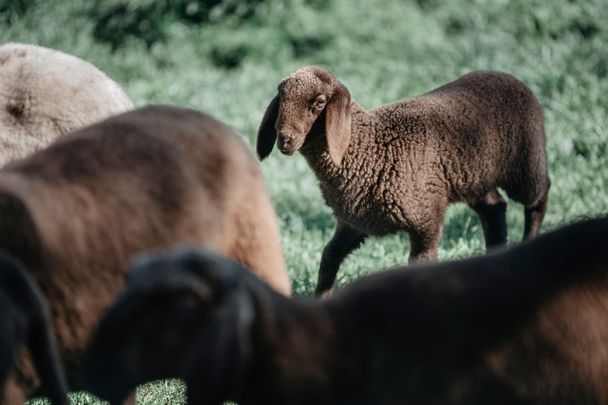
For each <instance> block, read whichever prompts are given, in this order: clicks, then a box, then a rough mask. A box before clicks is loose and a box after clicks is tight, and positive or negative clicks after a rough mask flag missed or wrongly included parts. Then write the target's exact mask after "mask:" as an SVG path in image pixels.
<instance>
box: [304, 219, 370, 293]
mask: <svg viewBox="0 0 608 405" xmlns="http://www.w3.org/2000/svg"><path fill="white" fill-rule="evenodd" d="M366 237H367V235H366V234H364V233H362V232H359V231H357V230H355V229H353V228H351V227H350V226H348V225H346V224H343V223H341V222H338V224H337V225H336V231H335V232H334V236H333V237H332V238H331V240H330V241H329V243H328V244H327V245H326V246H325V248H324V249H323V255H322V256H321V265H320V266H319V278H318V280H317V289H316V291H315V295H317V296H319V295H324V294H326V293H328V292H329V291H330V290H331V288H332V286H333V285H334V282H335V281H336V275H337V274H338V268H339V267H340V264H341V263H342V261H344V259H345V258H346V256H348V254H349V253H350V252H352V251H353V250H355V249H357V248H358V247H359V246H361V244H362V243H363V241H364V240H365V238H366Z"/></svg>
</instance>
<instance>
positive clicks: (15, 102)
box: [0, 43, 133, 165]
mask: <svg viewBox="0 0 608 405" xmlns="http://www.w3.org/2000/svg"><path fill="white" fill-rule="evenodd" d="M132 108H133V104H132V103H131V100H129V97H127V95H126V94H125V92H124V91H123V90H122V89H121V88H120V86H118V84H116V82H114V81H113V80H112V79H110V78H109V77H108V76H106V75H105V74H104V73H103V72H102V71H100V70H99V69H97V68H96V67H95V66H93V65H91V64H90V63H87V62H85V61H83V60H81V59H78V58H76V57H74V56H72V55H67V54H65V53H63V52H59V51H55V50H53V49H48V48H43V47H40V46H35V45H27V44H15V43H9V44H5V45H2V46H0V165H2V164H4V163H6V162H9V161H11V160H15V159H18V158H23V157H25V156H28V155H30V154H32V153H34V152H35V151H36V150H39V149H41V148H43V147H45V146H47V145H48V144H50V143H51V142H52V141H53V140H55V138H57V137H59V136H61V135H64V134H66V133H68V132H70V131H73V130H76V129H78V128H82V127H84V126H86V125H89V124H92V123H94V122H97V121H101V120H102V119H104V118H107V117H109V116H111V115H115V114H120V113H122V112H125V111H127V110H131V109H132Z"/></svg>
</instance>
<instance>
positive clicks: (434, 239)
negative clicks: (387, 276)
mask: <svg viewBox="0 0 608 405" xmlns="http://www.w3.org/2000/svg"><path fill="white" fill-rule="evenodd" d="M425 225H426V226H424V227H420V228H418V229H416V230H412V231H410V257H409V263H410V264H412V263H416V262H420V261H432V260H437V254H438V252H439V243H440V242H441V233H442V232H443V216H441V219H440V220H439V221H437V222H432V223H428V224H425Z"/></svg>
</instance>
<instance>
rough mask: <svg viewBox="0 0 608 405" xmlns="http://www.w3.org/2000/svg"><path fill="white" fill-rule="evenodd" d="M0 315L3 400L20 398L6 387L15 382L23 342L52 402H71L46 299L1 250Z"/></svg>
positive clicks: (0, 394)
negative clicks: (0, 318)
mask: <svg viewBox="0 0 608 405" xmlns="http://www.w3.org/2000/svg"><path fill="white" fill-rule="evenodd" d="M0 316H1V317H2V322H0V403H2V404H9V405H10V404H16V403H18V402H19V399H15V398H11V397H9V396H8V395H10V392H11V389H10V388H9V389H7V390H5V389H4V388H5V386H6V385H7V384H14V382H15V381H14V376H12V375H11V374H12V373H13V370H14V367H15V364H16V361H17V357H18V355H19V349H20V347H21V346H22V345H23V346H25V347H27V349H28V351H29V352H30V353H31V356H32V361H33V363H34V365H35V367H36V370H37V371H38V374H39V375H40V376H41V379H42V383H43V390H42V391H43V393H44V394H46V395H48V397H49V399H50V400H51V403H52V404H53V405H67V404H69V401H68V391H67V385H66V382H65V376H64V373H63V368H62V367H61V365H60V362H59V356H58V354H57V348H56V346H55V338H54V336H53V331H52V328H51V325H50V313H49V309H48V306H47V304H46V300H45V299H44V296H43V295H42V293H41V292H40V290H39V289H38V287H37V286H36V284H35V283H34V281H33V280H32V278H31V276H30V275H29V274H28V273H27V272H26V270H25V269H23V268H22V267H21V266H20V265H19V264H17V263H16V262H15V261H14V260H12V259H11V258H9V257H7V256H4V255H3V254H0ZM5 391H6V394H7V396H5V395H4V394H5Z"/></svg>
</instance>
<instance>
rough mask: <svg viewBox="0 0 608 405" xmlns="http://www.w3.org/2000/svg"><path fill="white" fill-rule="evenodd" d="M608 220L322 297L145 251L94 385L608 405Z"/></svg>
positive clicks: (205, 258)
mask: <svg viewBox="0 0 608 405" xmlns="http://www.w3.org/2000/svg"><path fill="white" fill-rule="evenodd" d="M607 231H608V219H597V220H592V221H587V222H581V223H577V224H574V225H570V226H566V227H564V228H562V229H559V230H557V231H553V232H549V233H547V234H545V235H542V236H540V237H539V238H537V239H534V240H532V241H530V242H527V243H524V244H522V245H520V246H517V247H514V248H512V249H510V250H504V251H498V252H495V253H492V254H489V255H487V256H482V257H476V258H472V259H467V260H462V261H457V262H450V263H440V264H419V265H416V266H413V267H409V268H401V269H395V270H391V271H386V272H381V273H377V274H374V275H371V276H368V277H364V278H363V279H360V280H358V281H355V282H354V283H353V284H352V285H350V286H349V287H347V288H345V289H344V290H342V291H339V292H338V293H337V294H335V295H334V296H333V297H331V298H329V299H327V300H323V301H319V302H317V301H309V300H295V299H289V298H286V297H284V296H281V295H279V294H276V293H275V292H273V291H272V290H271V289H269V288H268V287H266V286H265V285H264V284H263V283H261V282H260V281H259V280H258V279H256V278H255V277H253V276H252V275H250V274H249V273H248V272H247V271H245V270H244V269H243V268H241V267H240V266H239V265H237V264H236V263H234V262H232V261H230V260H226V259H224V258H222V257H220V256H218V255H216V254H213V253H210V252H207V251H197V250H193V249H188V248H180V249H176V250H172V251H169V252H167V253H160V254H148V255H142V256H140V257H139V258H138V259H136V260H135V261H134V262H133V264H132V265H131V269H132V270H131V272H130V274H129V280H128V283H127V288H126V289H125V290H124V291H123V293H122V294H121V295H120V296H119V298H118V300H117V301H116V302H115V303H114V304H113V306H112V307H111V308H110V310H109V311H108V313H107V314H106V315H105V317H104V318H103V320H102V321H101V323H100V327H99V329H98V331H97V332H96V336H95V337H94V339H93V342H92V344H91V348H90V349H91V351H90V353H89V355H88V357H87V359H88V360H86V361H85V368H84V371H83V374H84V377H85V381H86V383H85V387H86V388H87V389H89V390H90V391H91V392H92V393H94V394H96V395H99V396H100V397H103V398H106V399H108V400H110V401H111V403H112V404H118V403H120V400H121V399H122V398H123V397H124V396H125V395H126V393H128V392H129V391H130V390H131V389H132V388H133V387H134V386H136V385H137V384H140V383H143V382H145V381H150V380H155V379H159V378H170V377H175V378H182V379H183V380H184V381H185V382H186V385H187V387H188V399H189V403H190V404H207V405H211V404H220V403H222V402H223V401H226V400H231V401H236V402H237V403H239V404H241V405H250V404H255V405H261V404H289V405H308V404H317V405H323V404H327V405H329V404H379V405H381V404H385V405H388V404H404V403H412V404H434V405H437V404H446V405H447V404H471V405H475V404H477V405H487V404H499V405H500V404H505V405H506V404H510V405H512V404H528V405H530V404H544V405H549V404H552V405H555V404H563V405H565V404H605V403H608V382H607V380H606V376H607V375H608V320H607V319H606V309H607V308H608V238H606V232H607Z"/></svg>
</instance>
